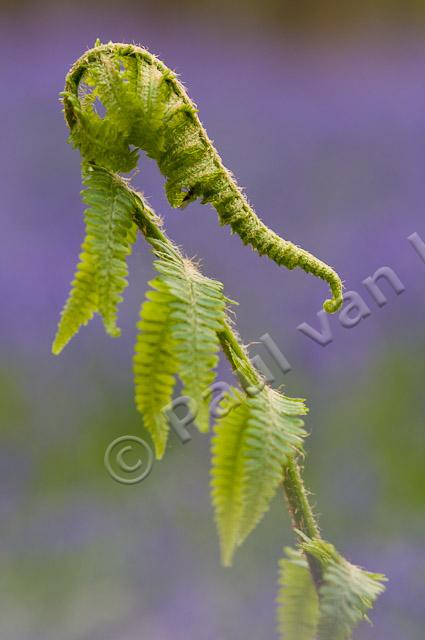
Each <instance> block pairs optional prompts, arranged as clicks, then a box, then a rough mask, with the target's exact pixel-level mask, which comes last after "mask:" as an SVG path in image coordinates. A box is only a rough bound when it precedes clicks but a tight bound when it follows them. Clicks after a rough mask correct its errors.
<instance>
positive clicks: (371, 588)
mask: <svg viewBox="0 0 425 640" xmlns="http://www.w3.org/2000/svg"><path fill="white" fill-rule="evenodd" d="M301 547H302V548H303V549H304V550H305V551H306V552H307V553H310V554H312V555H313V556H315V557H316V558H317V559H318V560H319V561H320V562H321V564H322V566H323V584H322V585H321V587H320V590H319V596H320V616H319V622H318V629H317V637H318V640H350V638H351V636H352V632H353V629H354V628H355V627H356V626H357V624H358V623H359V622H361V621H362V620H368V617H367V612H368V611H369V609H371V608H372V607H373V605H374V603H375V600H376V599H377V597H378V596H379V595H380V594H381V593H383V591H384V590H385V587H384V584H383V583H384V582H385V581H386V578H385V576H383V575H382V574H376V573H369V572H368V571H365V570H364V569H361V568H360V567H357V566H355V565H353V564H351V563H350V562H348V561H347V560H345V558H343V557H342V556H341V555H340V554H339V553H338V552H337V551H336V549H335V548H334V547H333V546H332V545H331V544H329V543H327V542H324V541H323V540H311V541H308V542H305V543H303V544H302V545H301Z"/></svg>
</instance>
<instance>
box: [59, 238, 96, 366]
mask: <svg viewBox="0 0 425 640" xmlns="http://www.w3.org/2000/svg"><path fill="white" fill-rule="evenodd" d="M92 245H93V238H91V237H90V236H87V237H86V238H85V240H84V242H83V244H82V246H81V253H80V256H79V258H80V261H79V263H78V265H77V269H76V272H75V277H74V280H73V281H72V283H71V291H70V293H69V296H68V299H67V301H66V303H65V306H64V308H63V310H62V313H61V318H60V321H59V325H58V329H57V332H56V336H55V339H54V341H53V345H52V353H53V354H54V355H59V353H60V352H61V351H62V349H64V347H65V346H66V345H67V344H68V342H69V341H70V340H71V338H72V337H73V336H74V335H75V334H76V333H77V332H78V330H79V329H80V327H81V326H82V325H86V324H87V323H88V322H89V321H90V320H91V319H92V318H93V315H94V313H95V312H96V311H97V309H98V294H97V289H96V278H95V274H96V260H95V257H94V253H93V246H92Z"/></svg>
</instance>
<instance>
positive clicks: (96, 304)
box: [53, 165, 137, 354]
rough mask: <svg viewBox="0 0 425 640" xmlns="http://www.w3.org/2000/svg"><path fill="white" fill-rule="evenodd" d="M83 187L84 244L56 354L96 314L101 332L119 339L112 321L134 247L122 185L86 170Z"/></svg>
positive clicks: (101, 173)
mask: <svg viewBox="0 0 425 640" xmlns="http://www.w3.org/2000/svg"><path fill="white" fill-rule="evenodd" d="M83 183H84V185H85V186H86V189H85V190H84V191H83V193H82V196H83V200H84V202H85V203H86V204H87V205H88V207H89V208H88V209H86V211H85V224H86V239H85V240H84V242H83V245H82V249H83V251H82V253H81V255H80V263H79V264H78V266H77V273H76V276H75V279H74V281H73V282H72V289H71V293H70V295H69V298H68V301H67V302H66V304H65V307H64V310H63V312H62V317H61V321H60V323H59V327H58V332H57V335H56V338H55V341H54V343H53V353H55V354H58V353H60V352H61V351H62V349H63V348H64V346H65V345H66V344H67V343H68V342H69V340H70V339H71V338H72V337H73V335H74V334H75V333H77V331H78V330H79V328H80V326H81V325H82V324H87V322H88V321H89V320H90V319H91V318H92V317H93V314H94V313H95V312H96V311H98V312H99V314H100V315H101V316H102V319H103V322H104V325H105V329H106V332H107V333H108V334H109V335H111V336H119V335H120V330H119V329H118V327H117V324H116V317H117V310H118V305H119V303H120V302H121V300H122V297H121V295H120V294H121V292H122V291H123V290H124V289H125V287H126V286H127V279H126V278H127V275H128V272H127V264H126V257H127V256H128V255H129V254H130V253H131V249H132V245H133V244H134V243H135V241H136V233H137V226H136V224H135V223H134V221H133V210H134V201H133V199H132V198H131V194H130V193H129V191H128V190H127V189H126V188H125V184H124V183H123V182H122V181H121V180H119V179H118V178H116V177H115V176H114V175H113V174H111V173H109V172H108V171H106V170H104V169H101V168H99V167H94V166H90V165H88V166H86V165H84V166H83Z"/></svg>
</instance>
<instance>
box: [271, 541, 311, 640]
mask: <svg viewBox="0 0 425 640" xmlns="http://www.w3.org/2000/svg"><path fill="white" fill-rule="evenodd" d="M285 553H286V558H284V559H283V560H281V561H280V563H279V595H278V598H277V603H278V609H277V623H278V631H279V635H280V637H281V638H282V640H314V638H315V637H316V629H317V622H318V618H319V598H318V595H317V591H316V588H315V586H314V582H313V579H312V577H311V574H310V570H309V567H308V563H307V560H306V558H305V555H304V554H303V553H302V552H301V551H296V550H294V549H289V548H286V549H285Z"/></svg>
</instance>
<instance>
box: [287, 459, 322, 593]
mask: <svg viewBox="0 0 425 640" xmlns="http://www.w3.org/2000/svg"><path fill="white" fill-rule="evenodd" d="M283 488H284V490H285V497H286V503H287V506H288V510H289V513H290V515H291V518H292V525H293V527H294V529H295V530H296V531H297V532H298V531H300V532H301V533H303V534H304V535H306V536H307V537H308V538H310V539H312V540H313V539H317V538H320V530H319V525H318V523H317V520H316V518H315V517H314V513H313V509H312V507H311V505H310V503H309V501H308V497H307V491H306V488H305V486H304V483H303V481H302V476H301V469H300V467H299V465H298V463H297V461H296V460H295V458H290V459H289V460H288V463H287V464H286V467H285V476H284V479H283ZM298 537H300V536H299V535H298ZM301 541H302V540H301ZM306 556H307V561H308V566H309V568H310V573H311V576H312V578H313V580H314V584H315V585H316V589H317V590H319V588H320V586H321V584H322V582H323V571H322V566H321V563H320V561H319V560H318V559H317V558H315V557H314V556H312V555H311V554H308V553H307V554H306Z"/></svg>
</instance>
